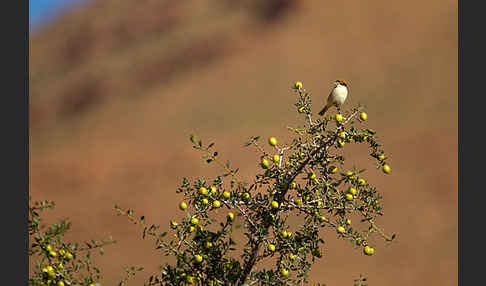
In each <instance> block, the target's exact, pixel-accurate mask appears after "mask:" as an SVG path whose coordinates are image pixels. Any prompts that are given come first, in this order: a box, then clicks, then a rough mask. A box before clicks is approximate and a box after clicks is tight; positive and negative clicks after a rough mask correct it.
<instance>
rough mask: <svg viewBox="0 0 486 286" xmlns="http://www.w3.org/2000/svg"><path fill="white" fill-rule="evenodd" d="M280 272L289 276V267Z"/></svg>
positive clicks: (284, 275)
mask: <svg viewBox="0 0 486 286" xmlns="http://www.w3.org/2000/svg"><path fill="white" fill-rule="evenodd" d="M280 273H281V274H282V276H283V277H287V276H289V271H288V270H287V269H282V271H280Z"/></svg>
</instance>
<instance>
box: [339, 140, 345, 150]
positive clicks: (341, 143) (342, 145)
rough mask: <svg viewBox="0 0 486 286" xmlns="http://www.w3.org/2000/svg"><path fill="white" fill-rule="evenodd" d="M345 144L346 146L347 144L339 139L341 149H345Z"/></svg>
mask: <svg viewBox="0 0 486 286" xmlns="http://www.w3.org/2000/svg"><path fill="white" fill-rule="evenodd" d="M344 144H345V143H344V142H343V141H342V140H341V139H339V140H338V146H339V147H340V148H343V147H344Z"/></svg>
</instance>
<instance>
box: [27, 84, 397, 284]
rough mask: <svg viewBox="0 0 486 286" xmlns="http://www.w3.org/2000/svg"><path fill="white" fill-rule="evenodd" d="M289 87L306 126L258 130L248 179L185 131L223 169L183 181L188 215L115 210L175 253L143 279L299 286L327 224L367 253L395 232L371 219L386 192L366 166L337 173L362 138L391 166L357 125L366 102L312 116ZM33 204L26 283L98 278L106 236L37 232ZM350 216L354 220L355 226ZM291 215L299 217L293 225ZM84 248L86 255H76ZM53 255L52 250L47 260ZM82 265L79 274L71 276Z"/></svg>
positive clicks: (379, 163) (307, 100) (319, 251)
mask: <svg viewBox="0 0 486 286" xmlns="http://www.w3.org/2000/svg"><path fill="white" fill-rule="evenodd" d="M293 90H294V92H295V94H296V97H297V102H296V104H295V106H296V111H297V112H298V113H300V114H301V115H302V120H303V122H302V123H301V126H295V127H288V130H289V131H290V132H291V134H292V138H291V139H290V140H288V142H286V143H285V144H281V142H279V140H278V139H277V138H275V137H270V138H268V140H265V141H266V142H262V140H261V138H260V137H259V136H255V137H251V138H250V139H249V140H248V141H247V142H246V143H245V144H244V146H245V147H252V148H255V150H256V152H257V153H258V155H257V157H256V158H255V159H256V161H257V163H256V168H257V170H258V171H257V172H256V174H255V177H254V178H253V180H252V181H250V182H247V181H244V180H242V179H241V178H240V176H239V170H238V169H237V168H233V167H232V166H231V164H230V162H229V161H226V162H225V161H224V160H222V159H221V158H220V156H219V154H218V152H217V151H215V150H214V143H211V144H208V145H205V144H204V143H203V142H202V140H201V139H199V138H196V137H195V136H191V137H190V140H191V143H192V145H193V148H194V149H196V150H198V151H200V152H201V153H202V159H203V160H204V161H205V162H206V163H208V164H217V165H219V167H220V168H221V170H222V171H221V174H220V175H218V176H216V177H215V178H195V179H194V180H190V179H188V178H184V179H183V180H182V183H181V185H180V186H179V187H178V188H177V193H179V194H180V195H181V201H180V204H179V208H180V209H181V211H182V212H183V213H184V215H183V216H182V217H181V218H180V219H178V220H177V221H176V220H173V221H170V222H169V228H170V229H169V230H167V231H164V230H162V229H161V227H160V225H157V224H149V223H147V222H146V218H145V217H144V216H142V217H138V216H135V215H134V211H133V210H131V209H123V208H121V207H119V206H115V209H116V211H117V212H118V214H119V215H124V216H126V217H127V218H128V219H129V220H130V221H131V222H133V223H135V224H139V225H141V226H142V228H143V233H142V235H143V237H144V238H145V237H152V238H153V240H154V242H155V249H157V250H158V251H161V252H162V253H163V254H164V255H166V256H172V257H174V258H175V262H174V263H166V264H165V265H162V266H161V267H160V272H158V273H155V274H154V275H152V276H150V277H149V278H148V279H147V282H146V285H188V284H194V285H303V284H308V277H309V273H310V271H311V267H312V265H313V263H314V262H315V260H316V259H319V258H322V257H323V255H324V253H325V251H324V245H323V244H324V242H325V240H327V239H328V238H324V235H323V232H322V230H323V229H324V228H331V229H334V230H335V232H336V236H335V237H336V238H337V239H343V240H346V241H349V242H351V243H352V244H353V245H354V246H355V248H357V249H358V250H359V251H362V252H363V255H368V256H372V255H373V254H374V252H375V249H374V247H373V245H371V243H370V240H369V238H370V235H372V234H374V233H375V234H377V235H379V236H380V237H381V238H383V239H384V240H385V241H387V242H390V241H392V240H393V239H394V238H395V235H394V234H393V235H391V236H388V235H387V234H385V232H384V231H383V230H382V229H381V228H380V227H379V226H377V224H376V223H375V219H376V217H377V216H380V215H383V207H382V204H381V202H380V200H381V198H382V196H381V195H380V193H379V192H378V191H377V189H376V187H374V186H373V185H372V184H371V183H370V182H368V181H367V180H366V178H365V177H364V172H365V169H360V168H357V167H354V168H351V169H347V170H345V169H343V168H344V162H345V158H344V156H343V152H342V151H343V149H344V148H346V146H348V145H350V144H365V145H367V147H368V150H369V155H370V156H371V157H373V158H374V159H375V162H376V165H375V167H376V169H378V170H380V172H383V173H384V174H388V173H390V171H391V168H390V166H389V165H388V164H387V163H386V162H387V157H386V156H385V153H384V151H383V149H382V145H381V144H380V143H379V142H378V140H377V137H376V131H374V130H372V129H369V128H364V127H362V123H363V122H364V121H366V120H367V117H368V116H367V114H366V113H365V112H363V107H362V106H357V107H355V108H353V109H351V110H349V111H345V112H344V113H341V110H340V109H338V110H337V112H338V113H337V114H335V115H334V116H332V115H329V114H330V112H328V116H325V117H322V118H312V112H311V110H312V109H311V107H312V104H311V96H310V94H309V93H308V92H307V91H306V90H305V89H304V88H303V86H302V84H301V83H296V84H295V85H294V86H293ZM41 206H42V208H44V206H45V205H41ZM38 210H40V208H39V205H38V203H37V204H36V205H35V206H34V207H31V210H30V212H31V217H32V218H31V221H30V226H29V227H30V229H31V234H32V235H34V243H33V244H32V246H31V254H37V255H38V256H40V257H41V259H40V261H39V262H38V263H37V266H36V269H37V271H36V272H35V273H34V275H33V276H32V278H31V279H30V281H31V284H32V285H48V284H49V282H48V281H49V280H50V281H51V284H52V283H58V281H65V282H64V283H65V285H91V283H94V281H99V279H100V277H99V276H97V275H98V274H97V273H95V274H93V270H94V271H95V272H97V271H98V270H97V269H96V268H94V267H92V266H91V263H90V261H89V258H90V257H89V249H92V248H96V247H101V246H102V245H104V244H106V243H107V242H100V243H95V242H93V243H88V244H86V246H87V248H82V247H80V246H79V245H78V244H69V243H64V242H62V240H61V236H62V234H63V233H64V232H65V231H66V230H67V229H68V228H69V224H68V223H66V222H62V223H61V224H58V225H55V226H54V227H51V228H49V230H48V231H47V232H41V231H40V228H39V226H38V221H37V220H36V217H37V216H36V212H37V211H38ZM352 216H353V217H358V216H359V217H360V220H359V221H358V222H355V221H353V222H352V221H351V219H350V218H351V217H352ZM295 221H299V222H300V223H299V224H298V225H293V223H292V222H295ZM236 230H239V231H241V232H242V234H243V238H241V242H237V240H238V239H237V237H236ZM168 234H170V235H168ZM49 246H50V248H48V247H49ZM62 250H64V252H63V255H61V253H60V252H61V251H62ZM83 250H88V255H86V256H85V258H84V259H82V258H78V253H79V252H81V251H83ZM51 251H54V252H56V251H57V253H58V255H57V256H52V255H51V254H52V253H51ZM65 253H71V254H72V256H73V257H72V260H66V257H65V256H64V255H65ZM60 264H63V268H60V267H58V265H60ZM48 266H51V267H52V268H53V272H50V269H47V268H46V267H48ZM46 269H47V271H45V270H46ZM136 270H140V269H135V268H131V269H130V270H127V273H128V274H130V275H133V274H134V273H135V272H136ZM81 271H85V274H83V275H80V276H79V275H78V276H76V275H75V274H78V272H79V273H81ZM52 273H54V274H52ZM68 281H69V283H68ZM124 281H125V280H124ZM124 281H122V282H120V284H123V283H124ZM46 283H47V284H46ZM365 283H366V278H364V277H360V278H358V279H356V280H355V283H354V285H367V284H365Z"/></svg>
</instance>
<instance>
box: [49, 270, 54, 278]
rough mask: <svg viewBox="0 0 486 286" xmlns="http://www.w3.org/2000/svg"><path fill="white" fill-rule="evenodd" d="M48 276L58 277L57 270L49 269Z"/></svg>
mask: <svg viewBox="0 0 486 286" xmlns="http://www.w3.org/2000/svg"><path fill="white" fill-rule="evenodd" d="M47 276H49V278H56V272H54V270H49V271H47Z"/></svg>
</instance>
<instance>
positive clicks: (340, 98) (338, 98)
mask: <svg viewBox="0 0 486 286" xmlns="http://www.w3.org/2000/svg"><path fill="white" fill-rule="evenodd" d="M346 97H348V88H347V87H345V86H344V85H338V86H336V87H335V88H334V89H333V90H332V93H331V96H330V97H329V98H328V100H327V101H328V103H327V104H330V105H332V104H336V105H338V106H341V105H343V103H344V101H346ZM329 101H331V102H329Z"/></svg>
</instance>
